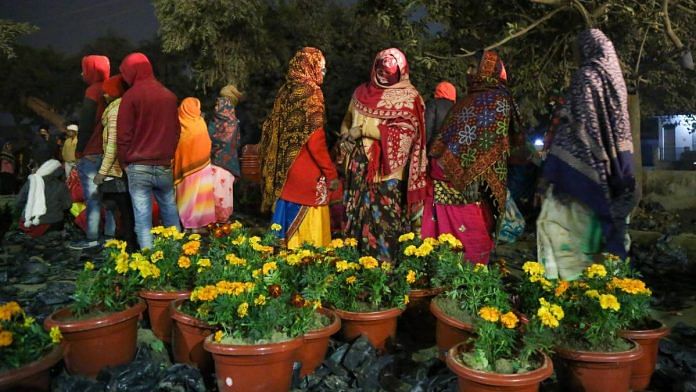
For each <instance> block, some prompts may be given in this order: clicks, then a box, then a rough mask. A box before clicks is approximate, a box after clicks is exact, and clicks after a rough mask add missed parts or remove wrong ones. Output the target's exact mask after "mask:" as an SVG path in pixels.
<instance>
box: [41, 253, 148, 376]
mask: <svg viewBox="0 0 696 392" xmlns="http://www.w3.org/2000/svg"><path fill="white" fill-rule="evenodd" d="M104 252H105V254H106V257H105V261H104V264H102V265H101V266H100V267H98V268H97V267H95V265H94V264H93V263H91V262H87V263H85V266H84V269H83V271H82V272H81V273H80V274H79V275H78V277H77V281H76V284H75V293H74V294H73V296H72V299H73V302H72V304H70V305H69V306H68V307H67V308H62V309H59V310H57V311H55V312H54V313H53V314H51V315H50V316H49V317H48V318H46V320H45V321H44V327H45V328H46V329H53V328H55V327H57V328H58V329H59V330H60V332H61V334H62V335H63V338H64V340H63V344H64V345H65V348H66V353H65V357H64V359H65V367H66V368H67V370H68V371H69V372H70V373H72V374H79V375H84V376H88V377H96V376H97V373H99V371H100V370H101V369H102V368H104V367H106V366H118V365H122V364H125V363H128V362H130V361H131V360H133V357H134V356H135V349H136V338H137V330H138V319H139V317H140V314H141V313H142V312H143V311H144V310H145V303H143V302H142V301H141V300H140V298H139V297H138V291H139V290H140V288H141V282H142V280H143V279H146V278H148V277H149V276H156V275H158V274H159V273H160V272H159V268H157V266H156V265H155V264H153V263H151V262H150V261H149V260H148V259H147V258H146V257H145V256H143V255H142V254H140V253H133V254H132V255H129V254H128V253H126V243H125V242H123V241H118V240H110V241H107V243H106V244H105V250H104Z"/></svg>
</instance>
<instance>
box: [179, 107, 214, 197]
mask: <svg viewBox="0 0 696 392" xmlns="http://www.w3.org/2000/svg"><path fill="white" fill-rule="evenodd" d="M179 123H181V134H180V135H179V144H178V145H177V147H176V152H175V153H174V184H178V183H180V182H181V181H183V179H184V177H187V176H189V175H191V174H194V173H196V172H198V171H199V170H202V169H203V168H205V167H206V166H207V165H208V164H209V163H210V145H211V143H210V137H209V136H208V127H206V125H205V121H204V120H203V118H202V117H201V101H199V100H198V98H193V97H188V98H185V99H184V100H183V101H181V105H180V106H179Z"/></svg>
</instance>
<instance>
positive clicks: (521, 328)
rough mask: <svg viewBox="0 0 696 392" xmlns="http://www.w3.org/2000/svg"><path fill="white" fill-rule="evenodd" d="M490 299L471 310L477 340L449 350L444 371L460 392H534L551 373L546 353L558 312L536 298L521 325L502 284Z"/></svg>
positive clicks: (550, 365)
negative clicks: (532, 310) (450, 374)
mask: <svg viewBox="0 0 696 392" xmlns="http://www.w3.org/2000/svg"><path fill="white" fill-rule="evenodd" d="M483 271H484V270H483V269H481V273H490V272H483ZM497 277H498V278H499V277H500V276H499V275H498V276H497ZM491 293H495V294H494V295H491V296H490V297H488V298H485V299H483V300H482V301H477V302H476V303H475V305H473V308H472V309H471V311H472V312H473V311H475V313H474V314H475V315H476V317H475V318H474V326H475V328H476V335H475V336H474V337H472V338H471V339H470V340H469V341H465V342H461V343H458V344H457V345H455V346H454V347H452V348H451V349H450V350H449V352H448V355H447V366H448V367H449V368H450V369H451V370H452V371H453V372H454V373H455V374H456V375H457V377H458V384H459V390H460V391H473V392H476V391H491V390H504V391H537V390H538V389H539V384H540V383H541V381H543V380H545V379H546V378H548V377H549V376H551V374H552V373H553V364H552V362H551V359H550V358H549V357H548V355H547V353H548V352H549V351H550V349H551V347H552V345H553V329H554V328H557V327H558V326H559V324H560V320H562V319H563V316H564V314H563V309H562V308H561V307H560V306H559V305H557V304H553V303H550V302H548V301H546V300H545V299H543V298H541V299H539V302H538V306H537V308H538V310H537V312H536V314H535V315H534V316H533V317H531V318H530V319H529V320H528V322H527V323H526V324H525V325H520V322H519V318H518V317H517V314H516V313H515V312H514V311H513V310H512V307H511V305H510V302H509V300H508V297H507V295H504V294H502V293H503V282H502V280H501V279H498V290H491ZM469 306H471V305H469Z"/></svg>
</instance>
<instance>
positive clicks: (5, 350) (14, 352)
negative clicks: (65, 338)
mask: <svg viewBox="0 0 696 392" xmlns="http://www.w3.org/2000/svg"><path fill="white" fill-rule="evenodd" d="M61 339H62V336H61V334H60V330H59V329H58V328H57V327H53V328H51V330H50V331H45V330H44V329H43V328H42V327H41V325H39V324H38V323H36V320H34V318H33V317H29V316H27V314H26V313H24V310H23V309H22V308H21V307H20V306H19V304H18V303H17V302H14V301H12V302H7V303H4V304H2V305H0V390H3V391H48V390H49V389H50V386H51V368H53V367H54V366H55V365H56V364H57V363H58V362H60V360H61V359H62V358H63V348H62V346H61V345H60V344H59V343H60V341H61Z"/></svg>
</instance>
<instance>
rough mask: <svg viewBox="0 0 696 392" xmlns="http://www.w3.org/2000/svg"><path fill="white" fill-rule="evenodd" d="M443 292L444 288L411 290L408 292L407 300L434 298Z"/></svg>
mask: <svg viewBox="0 0 696 392" xmlns="http://www.w3.org/2000/svg"><path fill="white" fill-rule="evenodd" d="M443 291H445V288H444V287H431V288H427V289H411V291H409V293H408V296H409V298H413V299H415V298H422V297H434V296H436V295H439V294H440V293H442V292H443Z"/></svg>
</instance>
